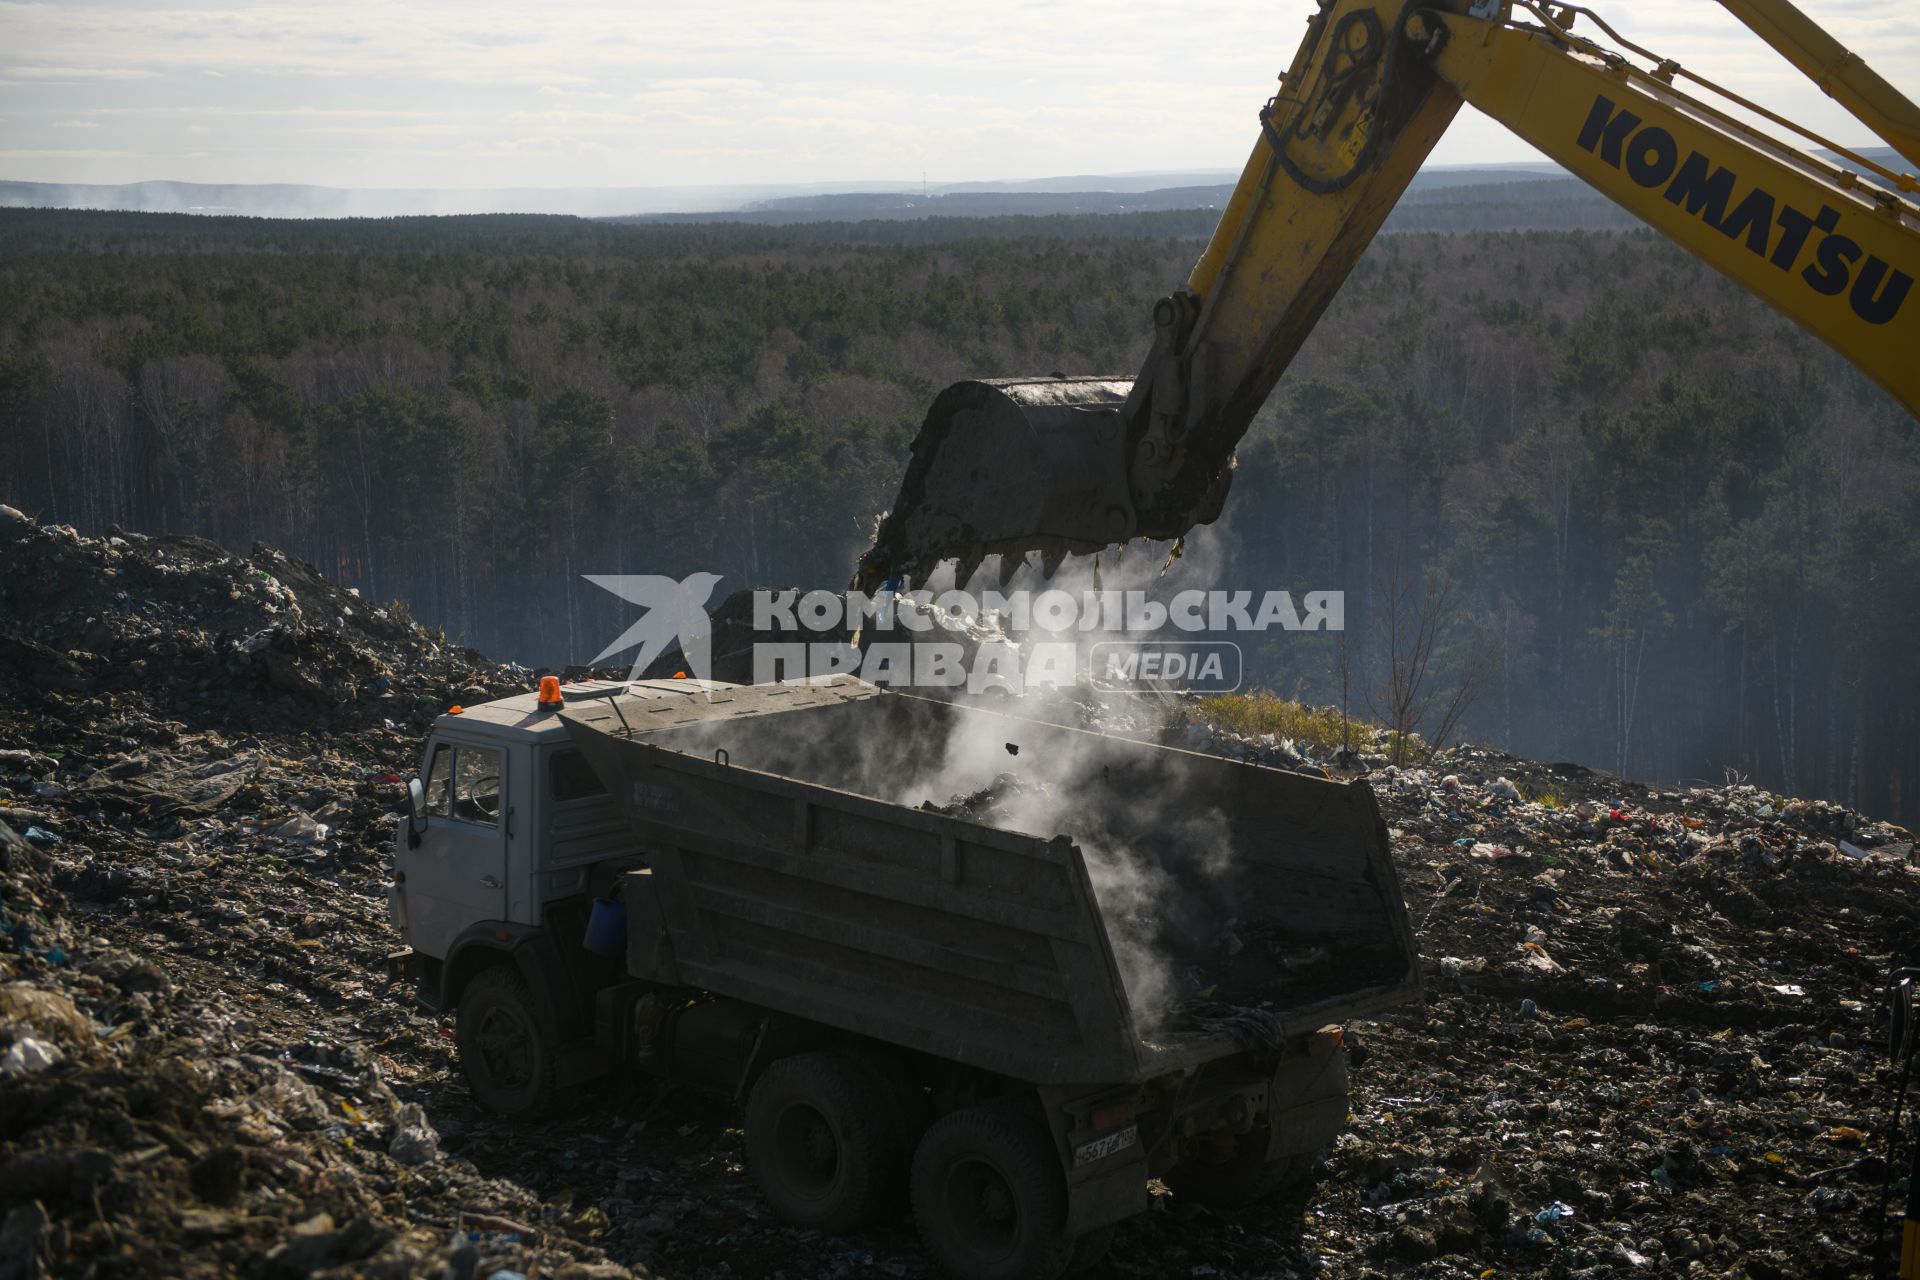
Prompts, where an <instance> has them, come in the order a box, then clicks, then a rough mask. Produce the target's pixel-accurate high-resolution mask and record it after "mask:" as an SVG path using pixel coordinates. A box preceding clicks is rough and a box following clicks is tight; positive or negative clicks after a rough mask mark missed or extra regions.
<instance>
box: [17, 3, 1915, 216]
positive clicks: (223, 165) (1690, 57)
mask: <svg viewBox="0 0 1920 1280" xmlns="http://www.w3.org/2000/svg"><path fill="white" fill-rule="evenodd" d="M1804 7H1805V8H1806V9H1807V11H1808V12H1809V13H1810V14H1811V15H1812V16H1814V17H1815V18H1816V19H1817V20H1819V21H1821V22H1822V23H1823V24H1825V25H1827V26H1828V27H1829V28H1830V29H1831V30H1832V31H1833V33H1834V34H1835V36H1836V37H1838V38H1839V39H1840V40H1841V41H1842V42H1843V43H1846V44H1848V45H1849V46H1850V47H1852V48H1854V49H1856V50H1858V51H1860V52H1863V53H1865V54H1866V55H1867V56H1868V57H1869V59H1870V60H1871V61H1872V62H1873V63H1874V64H1875V66H1876V68H1877V69H1878V70H1880V71H1881V73H1882V74H1884V75H1886V76H1887V78H1888V79H1890V80H1891V81H1893V82H1894V83H1895V84H1899V85H1903V86H1906V87H1908V88H1909V91H1910V92H1914V91H1916V90H1920V12H1916V8H1917V7H1920V6H1916V5H1915V4H1914V2H1913V0H1805V4H1804ZM1312 8H1313V0H1278V2H1277V3H1276V2H1275V0H1186V2H1185V3H1183V5H1182V6H1180V14H1179V19H1178V21H1175V22H1169V21H1168V20H1167V18H1166V13H1167V10H1166V9H1165V6H1164V4H1162V3H1158V2H1157V0H1156V2H1154V3H1149V0H1104V2H1103V3H1095V2H1094V0H1076V2H1074V3H1054V4H1033V3H1031V2H1030V0H970V2H969V3H968V4H966V5H964V6H946V7H941V8H935V7H933V6H927V5H904V6H903V5H900V4H898V3H897V2H896V0H815V3H813V4H810V5H808V6H805V7H804V8H803V9H795V8H794V7H793V6H792V4H791V2H790V0H710V3H708V4H706V5H700V6H693V5H666V4H660V3H648V4H635V3H633V2H632V0H569V2H568V3H567V4H565V5H561V6H554V5H547V6H540V5H530V4H527V3H525V0H410V2H409V3H407V4H404V5H402V4H394V3H392V2H391V0H379V2H377V3H376V2H375V0H336V2H334V3H330V4H328V5H325V6H292V5H286V4H281V3H268V2H267V0H164V3H162V2H161V0H89V3H86V4H79V3H23V2H21V0H0V32H4V33H5V40H6V53H5V55H4V57H5V59H6V60H7V63H8V65H6V66H4V67H0V106H3V107H4V108H6V109H7V110H8V112H9V114H10V115H11V116H12V117H13V118H14V120H15V122H16V123H15V125H14V126H13V128H14V130H15V131H16V133H17V130H18V128H19V127H20V122H21V121H22V120H23V119H24V120H29V121H30V120H33V119H36V118H37V119H39V120H41V121H46V122H53V123H55V124H56V126H57V127H77V126H76V125H73V124H60V123H59V122H63V121H82V122H97V128H96V129H95V130H94V131H93V134H92V136H91V137H90V138H89V140H94V139H97V140H98V141H99V142H100V143H101V144H102V148H103V151H104V150H118V151H124V152H126V153H129V154H132V155H136V156H146V157H151V158H155V159H160V158H166V159H176V158H177V156H176V155H175V153H174V152H173V151H172V149H171V148H172V145H173V140H174V139H176V138H177V137H178V136H179V134H180V132H181V131H183V130H188V129H192V130H196V131H197V132H196V134H195V142H196V145H197V146H199V147H201V148H202V149H204V150H205V151H206V153H207V155H206V158H205V160H204V161H203V162H200V163H199V164H198V165H197V166H196V167H195V168H194V169H193V173H192V176H194V177H196V178H199V179H202V180H210V181H219V180H231V181H295V182H299V181H307V182H318V183H325V184H331V185H345V186H352V185H381V184H383V183H391V182H394V181H396V180H404V182H405V183H406V184H407V185H429V184H437V185H465V184H467V183H470V182H471V181H472V175H471V167H472V161H473V159H474V158H475V157H492V158H501V159H502V160H503V163H501V164H500V165H498V166H496V168H497V169H498V170H499V172H498V174H497V175H495V176H497V177H498V179H499V180H500V181H503V182H512V183H516V184H524V185H540V184H554V185H586V184H591V185H607V184H644V185H667V184H707V183H737V182H768V181H809V180H816V181H822V180H834V179H841V178H846V177H849V176H860V175H866V176H868V177H870V178H878V177H882V176H893V177H911V178H913V179H916V180H917V179H918V177H919V175H920V172H921V171H922V170H926V171H927V172H928V173H929V175H930V176H931V177H933V178H934V179H935V180H936V181H940V180H959V179H979V178H1019V177H1038V176H1044V175H1052V174H1061V173H1100V172H1126V171H1141V170H1157V169H1196V168H1208V167H1218V168H1223V169H1237V168H1239V166H1240V164H1241V163H1242V161H1243V160H1244V159H1245V157H1246V154H1247V151H1248V149H1249V148H1250V147H1251V146H1252V145H1253V142H1254V139H1255V137H1256V134H1257V126H1256V124H1255V122H1254V112H1255V110H1256V109H1257V107H1258V106H1259V104H1260V102H1261V101H1263V100H1264V99H1265V98H1266V96H1267V95H1268V94H1270V93H1271V92H1272V91H1273V85H1274V75H1275V73H1276V72H1277V71H1278V70H1279V69H1280V68H1281V67H1282V66H1283V65H1284V64H1285V63H1286V62H1287V60H1288V59H1289V58H1290V57H1291V55H1292V52H1293V49H1294V46H1295V44H1296V42H1297V40H1298V38H1299V35H1300V32H1301V31H1302V29H1303V28H1302V20H1303V19H1304V18H1305V17H1306V15H1307V14H1308V13H1309V12H1311V10H1312ZM1605 12H1606V15H1607V17H1608V19H1609V20H1610V21H1611V22H1613V23H1614V25H1616V26H1617V27H1618V28H1619V29H1620V30H1621V31H1622V32H1623V33H1625V34H1627V35H1628V36H1630V37H1631V38H1633V39H1635V40H1636V41H1637V42H1639V43H1642V44H1645V45H1647V46H1648V47H1650V48H1653V49H1655V50H1657V51H1658V52H1660V53H1661V54H1665V55H1669V56H1672V57H1675V58H1677V59H1678V60H1679V61H1680V62H1682V63H1683V64H1684V65H1686V66H1687V67H1689V68H1692V69H1696V70H1699V71H1700V72H1701V73H1702V74H1705V75H1708V76H1711V77H1713V78H1715V79H1718V80H1721V81H1723V82H1726V83H1728V84H1729V86H1730V87H1733V88H1735V89H1738V90H1740V91H1742V92H1746V93H1748V94H1749V95H1751V96H1753V97H1755V98H1757V99H1759V100H1761V101H1764V102H1765V103H1766V104H1767V105H1768V106H1769V107H1772V108H1775V109H1777V110H1781V111H1783V112H1785V113H1786V114H1789V115H1792V116H1795V117H1804V118H1805V119H1806V122H1807V123H1808V124H1810V125H1811V126H1813V127H1815V128H1817V129H1819V130H1821V131H1822V132H1825V133H1828V134H1830V135H1832V136H1835V137H1837V138H1838V139H1840V140H1841V141H1845V142H1852V143H1859V142H1862V141H1864V138H1865V132H1864V130H1863V129H1861V128H1860V127H1859V126H1858V125H1857V124H1856V123H1854V122H1852V121H1851V120H1850V119H1848V118H1847V117H1845V116H1844V115H1843V114H1842V113H1841V112H1840V110H1839V108H1838V107H1837V106H1835V105H1834V104H1833V103H1831V102H1830V101H1828V100H1827V99H1825V98H1824V97H1823V96H1822V95H1821V94H1820V92H1819V90H1818V89H1817V88H1815V87H1814V86H1813V85H1811V84H1810V83H1808V82H1807V81H1806V80H1805V79H1804V78H1803V77H1801V76H1800V75H1799V74H1798V73H1797V72H1795V71H1794V70H1793V68H1792V67H1790V66H1789V65H1788V64H1786V63H1785V62H1784V61H1783V60H1782V59H1781V58H1779V57H1778V56H1777V55H1776V54H1775V53H1774V52H1773V51H1772V50H1771V49H1769V48H1767V47H1766V46H1765V45H1764V44H1763V43H1762V42H1761V41H1759V40H1758V39H1757V38H1755V37H1754V36H1753V35H1752V34H1751V33H1750V32H1747V31H1746V30H1745V29H1744V28H1742V27H1741V26H1740V25H1739V23H1738V22H1737V21H1735V20H1734V19H1733V18H1732V17H1731V16H1730V15H1729V14H1728V13H1726V12H1725V11H1723V10H1722V9H1720V8H1719V7H1718V6H1715V5H1711V4H1707V3H1705V2H1704V0H1700V2H1699V3H1693V4H1686V5H1677V4H1673V3H1672V2H1671V0H1610V2H1609V4H1608V5H1607V6H1605ZM1589 26H1590V24H1589V23H1587V21H1586V20H1585V19H1582V26H1581V27H1580V28H1578V29H1579V30H1583V31H1584V30H1587V29H1588V27H1589ZM1142 31H1151V32H1152V38H1151V39H1143V38H1142V36H1141V32H1142ZM1437 154H1438V157H1439V158H1440V159H1441V160H1442V161H1448V162H1454V163H1463V162H1480V163H1484V162H1487V161H1502V160H1521V159H1532V158H1535V157H1534V153H1532V152H1531V151H1530V149H1528V148H1527V147H1526V146H1525V145H1524V144H1522V143H1520V142H1519V141H1518V140H1516V139H1513V138H1511V137H1510V136H1509V135H1507V134H1506V133H1505V132H1504V131H1501V130H1498V129H1495V128H1494V127H1493V126H1492V125H1491V124H1490V123H1488V122H1487V121H1486V120H1485V119H1484V118H1480V117H1475V116H1473V115H1472V114H1471V113H1465V114H1463V117H1462V120H1461V123H1459V124H1457V125H1456V126H1455V127H1454V128H1453V129H1452V130H1451V131H1450V132H1449V134H1448V135H1447V138H1446V139H1445V140H1444V141H1443V142H1442V145H1441V150H1440V151H1439V152H1438V153H1437ZM38 169H40V170H44V171H45V176H48V177H49V180H61V175H60V174H59V173H58V172H56V170H55V166H54V165H53V164H52V162H49V163H48V164H46V165H41V166H38ZM138 169H139V170H140V172H139V173H138V175H137V176H140V177H150V176H153V175H152V173H151V172H150V167H149V166H147V165H140V166H138ZM114 172H116V171H115V168H114V166H111V165H104V164H103V165H99V166H88V167H87V169H86V171H85V175H84V176H85V177H87V178H89V179H92V180H109V178H110V176H111V175H112V174H113V173H114ZM73 176H74V177H75V178H76V179H77V178H78V177H79V176H81V175H80V174H79V173H76V174H75V175H73ZM129 176H132V175H129ZM179 176H183V177H184V176H187V175H186V174H184V173H183V174H181V175H179Z"/></svg>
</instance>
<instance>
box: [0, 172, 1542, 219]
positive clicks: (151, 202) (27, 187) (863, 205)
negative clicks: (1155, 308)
mask: <svg viewBox="0 0 1920 1280" xmlns="http://www.w3.org/2000/svg"><path fill="white" fill-rule="evenodd" d="M1553 172H1556V171H1555V170H1553V168H1552V166H1519V167H1515V168H1512V169H1506V168H1494V169H1487V168H1476V169H1432V170H1428V171H1426V172H1424V173H1422V174H1421V175H1420V177H1419V178H1417V179H1416V180H1415V182H1416V187H1418V186H1421V185H1429V184H1430V185H1449V184H1471V183H1484V182H1491V181H1507V180H1514V181H1518V180H1524V179H1526V178H1538V177H1544V176H1549V175H1550V174H1551V173H1553ZM1237 177H1238V175H1237V174H1236V173H1234V172H1232V171H1230V170H1226V169H1198V170H1191V171H1187V172H1169V173H1130V174H1108V175H1101V174H1092V175H1085V176H1078V177H1060V178H1035V179H1030V180H1013V181H1006V182H964V183H948V184H938V183H936V184H931V185H925V186H923V185H922V184H920V183H907V182H818V183H798V184H787V185H773V184H762V185H757V186H745V185H742V186H707V187H497V188H472V189H456V188H427V187H421V188H404V187H383V188H371V187H370V188H350V187H321V186H308V185H302V184H297V183H263V184H252V183H202V182H167V181H157V182H128V183H119V184H95V183H52V182H9V181H0V208H13V209H21V208H35V209H107V210H115V211H121V212H132V213H199V214H225V215H240V216H246V217H260V218H392V217H407V216H418V215H438V214H461V213H565V214H574V215H576V216H580V217H588V218H599V217H618V216H648V217H655V218H660V217H676V216H677V217H679V218H683V219H687V218H691V219H694V220H703V219H715V218H725V219H727V220H736V219H741V218H748V219H750V220H752V221H759V222H767V223H783V222H810V221H817V220H819V219H822V218H827V219H840V218H855V219H858V218H890V217H909V218H912V217H929V216H947V217H956V216H957V217H992V216H997V215H1002V214H1018V213H1038V214H1048V213H1127V212H1138V211H1140V210H1158V209H1182V208H1186V209H1192V208H1205V207H1207V206H1208V205H1211V204H1217V203H1218V202H1219V201H1220V200H1221V199H1222V197H1223V195H1224V193H1225V192H1226V191H1228V190H1230V189H1231V188H1232V186H1233V182H1234V180H1235V179H1236V178H1237Z"/></svg>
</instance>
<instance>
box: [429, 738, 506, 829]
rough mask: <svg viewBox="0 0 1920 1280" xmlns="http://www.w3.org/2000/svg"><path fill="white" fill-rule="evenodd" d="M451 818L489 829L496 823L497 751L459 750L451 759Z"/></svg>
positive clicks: (497, 813)
mask: <svg viewBox="0 0 1920 1280" xmlns="http://www.w3.org/2000/svg"><path fill="white" fill-rule="evenodd" d="M435 763H436V764H437V763H438V761H436V762H435ZM453 816H454V817H456V818H461V819H464V820H465V821H467V822H477V823H480V824H482V825H483V826H489V827H491V826H493V825H495V824H496V823H498V822H499V820H500V753H499V752H498V751H496V750H493V749H492V748H489V747H461V748H460V750H459V752H458V753H457V754H456V755H455V756H454V761H453Z"/></svg>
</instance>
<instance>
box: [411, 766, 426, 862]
mask: <svg viewBox="0 0 1920 1280" xmlns="http://www.w3.org/2000/svg"><path fill="white" fill-rule="evenodd" d="M426 817H427V789H426V787H425V786H423V785H421V782H420V779H418V778H408V779H407V848H409V849H418V848H419V847H420V827H421V825H422V824H423V823H424V822H425V821H426Z"/></svg>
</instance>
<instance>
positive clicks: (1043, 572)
mask: <svg viewBox="0 0 1920 1280" xmlns="http://www.w3.org/2000/svg"><path fill="white" fill-rule="evenodd" d="M1066 558H1067V549H1066V547H1065V546H1063V545H1061V544H1059V543H1055V544H1054V545H1053V546H1051V547H1047V548H1045V549H1044V550H1042V551H1041V552H1040V576H1041V577H1043V578H1045V579H1046V580H1047V581H1049V582H1051V581H1053V575H1054V574H1056V573H1058V572H1060V562H1061V561H1062V560H1065V559H1066Z"/></svg>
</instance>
